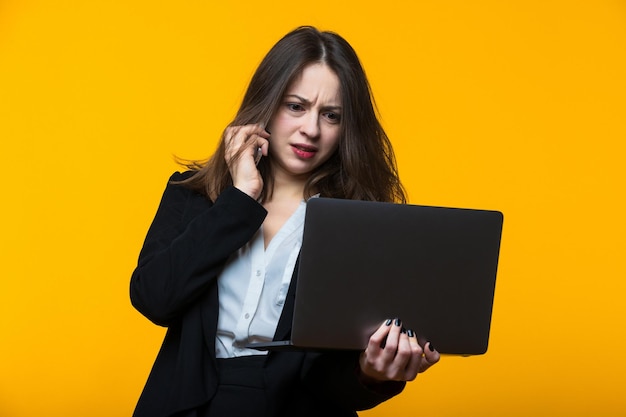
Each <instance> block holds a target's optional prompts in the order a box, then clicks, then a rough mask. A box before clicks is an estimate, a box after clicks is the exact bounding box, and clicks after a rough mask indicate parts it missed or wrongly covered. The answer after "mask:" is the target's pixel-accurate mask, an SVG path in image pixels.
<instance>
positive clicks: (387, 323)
mask: <svg viewBox="0 0 626 417" xmlns="http://www.w3.org/2000/svg"><path fill="white" fill-rule="evenodd" d="M392 322H393V320H391V319H387V321H386V322H385V326H391V323H392Z"/></svg>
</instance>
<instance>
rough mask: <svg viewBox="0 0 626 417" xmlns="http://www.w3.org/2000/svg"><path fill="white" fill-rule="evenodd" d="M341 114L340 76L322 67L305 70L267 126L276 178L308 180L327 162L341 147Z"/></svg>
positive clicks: (310, 66) (317, 65)
mask: <svg viewBox="0 0 626 417" xmlns="http://www.w3.org/2000/svg"><path fill="white" fill-rule="evenodd" d="M341 110H342V109H341V92H340V88H339V78H337V75H336V74H335V73H334V72H333V71H332V70H330V69H329V68H328V67H327V66H326V65H324V64H321V63H319V64H311V65H309V66H307V67H305V68H304V70H303V71H302V73H301V74H300V75H299V76H298V77H297V78H296V79H295V80H294V81H293V82H292V83H291V85H290V86H289V87H288V88H287V91H286V93H285V96H284V97H283V101H282V103H281V105H280V107H279V108H278V110H277V111H276V114H274V116H273V117H272V119H271V120H270V123H269V125H268V130H269V131H270V132H271V137H270V139H269V142H270V144H269V153H270V155H271V156H270V161H271V163H272V164H273V167H274V172H275V174H276V175H277V176H284V177H285V179H288V178H299V179H306V178H307V177H308V176H309V174H310V173H311V172H313V170H315V168H317V167H319V166H320V165H322V164H323V163H324V162H326V161H327V160H328V159H329V158H330V157H331V156H332V154H333V153H334V152H335V151H336V150H337V146H338V144H339V134H340V127H341ZM277 179H279V178H277Z"/></svg>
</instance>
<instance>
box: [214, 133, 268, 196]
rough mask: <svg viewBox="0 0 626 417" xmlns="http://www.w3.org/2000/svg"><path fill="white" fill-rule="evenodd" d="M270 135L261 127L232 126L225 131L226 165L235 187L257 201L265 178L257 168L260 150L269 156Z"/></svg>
mask: <svg viewBox="0 0 626 417" xmlns="http://www.w3.org/2000/svg"><path fill="white" fill-rule="evenodd" d="M269 137H270V135H269V133H267V131H265V130H264V129H263V127H262V126H261V125H258V124H250V125H245V126H230V127H228V128H226V130H225V131H224V144H225V153H224V157H225V158H226V164H227V165H228V170H229V171H230V175H231V177H232V179H233V185H234V186H235V187H237V188H238V189H239V190H241V191H243V192H244V193H246V194H248V195H249V196H250V197H252V198H254V199H255V200H256V199H258V198H259V196H260V195H261V191H262V190H263V178H261V174H260V172H259V170H258V169H257V167H256V161H255V156H256V155H257V152H258V149H259V148H260V149H261V153H262V154H263V155H267V150H268V146H269V142H268V140H267V139H268V138H269Z"/></svg>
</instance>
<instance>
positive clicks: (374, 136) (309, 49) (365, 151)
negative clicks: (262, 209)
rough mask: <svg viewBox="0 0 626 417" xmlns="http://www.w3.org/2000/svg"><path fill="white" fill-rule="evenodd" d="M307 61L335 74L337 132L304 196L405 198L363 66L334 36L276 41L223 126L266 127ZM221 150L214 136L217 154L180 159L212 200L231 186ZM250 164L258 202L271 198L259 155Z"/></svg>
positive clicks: (299, 32)
mask: <svg viewBox="0 0 626 417" xmlns="http://www.w3.org/2000/svg"><path fill="white" fill-rule="evenodd" d="M313 63H323V64H325V65H326V66H328V67H329V68H330V69H331V70H332V71H334V72H335V74H336V75H337V77H338V78H339V82H340V89H341V98H342V113H341V134H340V140H339V147H338V149H337V151H336V152H335V154H333V155H332V156H331V158H329V160H328V161H326V162H325V163H324V164H322V165H321V166H319V167H318V168H317V169H316V170H315V171H314V172H313V173H312V174H311V175H310V177H309V179H308V181H307V184H306V186H305V197H308V196H310V195H312V194H313V193H316V192H319V193H320V194H321V195H322V196H323V197H333V198H347V199H354V200H372V201H394V202H402V203H404V202H406V196H405V193H404V188H403V187H402V184H401V183H400V179H399V178H398V172H397V168H396V161H395V156H394V153H393V148H392V146H391V142H390V141H389V138H388V137H387V135H386V133H385V131H384V130H383V128H382V126H381V124H380V122H379V121H378V118H377V112H376V109H375V104H374V99H373V96H372V93H371V89H370V86H369V83H368V81H367V77H366V76H365V72H364V70H363V67H362V66H361V63H360V61H359V58H358V57H357V55H356V53H355V51H354V49H352V47H351V46H350V44H349V43H348V42H347V41H346V40H345V39H343V38H342V37H341V36H339V35H338V34H336V33H333V32H320V31H319V30H317V29H315V28H314V27H310V26H302V27H299V28H297V29H295V30H293V31H292V32H290V33H288V34H287V35H285V36H284V37H283V38H282V39H281V40H280V41H278V43H276V44H275V45H274V46H273V47H272V49H271V50H270V51H269V52H268V54H267V55H266V56H265V58H264V59H263V61H262V62H261V64H260V65H259V67H258V68H257V70H256V72H255V73H254V75H253V76H252V80H251V81H250V84H249V86H248V89H247V91H246V94H245V95H244V98H243V101H242V103H241V106H240V107H239V110H238V112H237V115H236V116H235V118H234V120H233V121H232V122H231V123H230V126H243V125H246V124H251V123H259V124H261V125H265V126H266V125H267V124H268V123H269V121H270V119H271V118H272V116H273V115H274V113H275V112H276V110H277V109H278V106H279V105H280V104H281V102H282V100H283V96H284V94H285V91H286V90H287V88H288V87H289V85H290V84H291V82H292V81H293V80H294V79H295V78H296V77H297V76H298V75H299V74H300V73H301V72H302V70H303V69H304V68H305V67H306V66H308V65H310V64H313ZM270 146H271V145H270ZM224 152H225V145H224V135H223V134H222V139H221V141H220V145H219V147H218V149H217V151H216V152H215V154H213V156H212V157H211V158H210V159H209V160H208V161H205V162H201V161H191V162H181V163H182V165H184V166H186V167H187V168H189V169H191V170H193V171H197V172H196V173H195V174H194V175H193V176H191V177H190V178H188V179H187V180H185V181H182V183H183V184H185V185H186V186H188V187H190V188H192V189H194V190H196V191H198V192H200V193H202V194H205V195H207V196H208V197H209V198H211V199H213V200H214V199H215V198H216V197H217V196H218V195H219V194H220V193H221V192H222V191H223V190H224V189H225V188H226V187H228V186H230V185H232V178H231V176H230V173H229V170H228V166H227V165H226V161H225V159H224ZM270 158H271V156H270ZM258 168H259V171H260V173H261V176H262V178H263V183H264V186H263V192H262V194H261V200H263V199H267V198H269V197H271V195H272V189H273V181H272V180H273V175H272V172H271V165H270V163H269V162H268V160H267V158H262V159H261V161H260V163H259V165H258Z"/></svg>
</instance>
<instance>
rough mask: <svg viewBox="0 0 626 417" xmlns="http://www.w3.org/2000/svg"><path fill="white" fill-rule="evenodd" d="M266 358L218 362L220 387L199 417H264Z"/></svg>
mask: <svg viewBox="0 0 626 417" xmlns="http://www.w3.org/2000/svg"><path fill="white" fill-rule="evenodd" d="M265 359H266V356H265V355H255V356H242V357H239V358H228V359H218V360H217V373H218V375H219V377H218V378H219V385H218V387H217V391H216V392H215V396H214V397H213V399H212V400H211V402H210V403H209V404H207V405H206V406H203V407H201V408H200V409H199V410H197V414H196V415H197V416H198V417H262V416H265V415H266V414H267V406H268V404H267V398H266V390H265V379H264V377H263V364H264V363H265Z"/></svg>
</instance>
